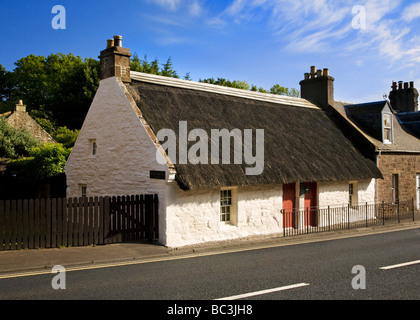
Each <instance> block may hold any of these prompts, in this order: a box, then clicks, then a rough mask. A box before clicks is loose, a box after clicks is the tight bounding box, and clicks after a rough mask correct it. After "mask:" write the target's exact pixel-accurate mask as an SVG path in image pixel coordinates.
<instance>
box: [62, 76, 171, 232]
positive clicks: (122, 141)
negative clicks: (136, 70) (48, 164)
mask: <svg viewBox="0 0 420 320" xmlns="http://www.w3.org/2000/svg"><path fill="white" fill-rule="evenodd" d="M120 85H121V83H119V82H118V80H117V79H116V78H115V77H112V78H107V79H105V80H102V81H101V82H100V86H99V88H98V91H97V93H96V95H95V98H94V100H93V102H92V105H91V107H90V109H89V112H88V114H87V116H86V119H85V121H84V123H83V127H82V129H81V131H80V134H79V136H78V138H77V141H76V144H75V146H74V148H73V150H72V153H71V155H70V157H69V159H68V161H67V164H66V167H65V171H66V176H67V197H80V196H81V193H80V185H86V187H87V190H86V191H87V194H86V196H88V197H89V196H107V195H110V196H116V195H137V194H149V193H150V194H151V193H157V194H159V208H160V216H162V213H163V212H164V208H165V185H166V180H152V179H150V170H158V171H165V172H166V177H167V178H168V177H169V171H168V167H167V166H166V165H160V164H159V163H158V162H157V161H156V146H155V144H154V142H153V141H152V139H151V138H150V136H149V134H148V133H147V131H146V129H145V128H144V127H143V125H142V122H141V121H140V119H139V117H138V116H137V114H136V112H135V111H134V109H133V107H132V106H131V104H130V102H129V100H128V99H127V97H126V95H125V94H124V92H123V91H122V89H121V86H120ZM92 139H95V140H96V144H97V151H96V155H92V151H91V140H92ZM160 223H162V226H160V228H159V229H160V231H162V234H164V232H163V231H164V219H160Z"/></svg>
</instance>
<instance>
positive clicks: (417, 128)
mask: <svg viewBox="0 0 420 320" xmlns="http://www.w3.org/2000/svg"><path fill="white" fill-rule="evenodd" d="M397 117H398V119H399V120H400V122H402V123H403V124H404V126H406V127H407V128H408V129H409V130H411V131H412V132H413V134H414V135H415V136H416V137H417V138H419V139H420V111H416V112H400V113H398V114H397Z"/></svg>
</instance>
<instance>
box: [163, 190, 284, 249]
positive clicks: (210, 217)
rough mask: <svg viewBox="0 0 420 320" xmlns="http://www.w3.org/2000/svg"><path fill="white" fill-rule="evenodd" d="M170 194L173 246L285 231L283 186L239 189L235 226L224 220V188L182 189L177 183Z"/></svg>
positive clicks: (169, 230)
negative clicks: (221, 209)
mask: <svg viewBox="0 0 420 320" xmlns="http://www.w3.org/2000/svg"><path fill="white" fill-rule="evenodd" d="M167 195H168V198H167V209H166V210H167V212H166V215H167V245H168V246H169V247H180V246H186V245H191V244H197V243H204V242H208V241H222V240H231V239H236V238H242V237H248V236H259V235H268V234H275V233H279V232H282V219H281V214H280V210H281V206H282V186H261V187H237V188H235V190H234V195H233V196H234V198H235V197H236V199H237V210H236V213H237V222H236V223H235V224H234V225H231V224H225V223H223V222H220V189H207V190H202V191H182V190H181V189H180V188H179V187H178V186H177V185H176V184H175V183H174V184H172V185H169V186H168V193H167ZM234 202H235V200H234Z"/></svg>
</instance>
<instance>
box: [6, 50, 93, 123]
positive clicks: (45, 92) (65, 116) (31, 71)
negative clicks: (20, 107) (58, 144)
mask: <svg viewBox="0 0 420 320" xmlns="http://www.w3.org/2000/svg"><path fill="white" fill-rule="evenodd" d="M15 65H16V68H15V69H14V71H13V73H14V78H15V81H16V87H15V90H14V95H15V96H17V97H19V99H23V100H24V102H25V104H26V105H27V107H28V110H29V111H32V110H37V114H36V116H37V117H39V118H45V119H48V120H50V121H52V122H56V123H57V124H58V125H59V126H68V127H69V128H80V127H81V125H82V123H83V120H84V118H85V116H86V113H87V110H88V109H89V107H90V104H91V102H92V99H93V96H94V94H95V93H96V90H97V88H98V86H99V62H98V61H97V60H94V59H91V58H89V59H85V60H84V61H83V60H82V59H81V58H80V57H75V56H74V55H73V54H71V53H70V54H68V55H64V54H62V53H58V54H51V55H49V56H48V57H47V58H45V57H43V56H35V55H30V56H27V57H24V58H22V59H20V60H18V61H17V62H16V63H15ZM31 115H32V113H31Z"/></svg>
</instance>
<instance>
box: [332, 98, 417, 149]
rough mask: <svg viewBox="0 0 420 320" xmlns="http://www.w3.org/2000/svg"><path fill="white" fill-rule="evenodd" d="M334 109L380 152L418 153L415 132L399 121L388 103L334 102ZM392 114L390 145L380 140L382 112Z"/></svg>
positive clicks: (398, 116) (398, 115)
mask: <svg viewBox="0 0 420 320" xmlns="http://www.w3.org/2000/svg"><path fill="white" fill-rule="evenodd" d="M334 108H335V109H336V110H337V111H338V112H339V113H340V114H341V115H342V116H343V117H345V118H346V119H347V120H349V121H350V122H351V123H353V124H354V125H355V126H356V127H357V128H358V129H359V130H361V131H362V132H363V134H364V135H365V136H366V137H367V138H368V139H369V140H370V141H371V142H372V143H373V144H374V145H375V146H376V149H377V150H380V151H382V152H420V140H419V139H418V138H417V137H416V135H415V132H414V131H413V130H412V129H411V128H410V127H409V126H407V125H406V123H404V121H400V114H399V113H398V114H396V113H395V111H394V110H393V108H392V107H391V105H390V104H389V102H388V101H385V100H382V101H375V102H369V103H361V104H351V103H345V102H340V101H335V104H334ZM384 109H385V110H387V111H389V112H391V113H392V115H393V117H392V129H393V141H392V143H384V142H383V139H382V134H383V131H382V129H383V128H382V111H383V110H384Z"/></svg>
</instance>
